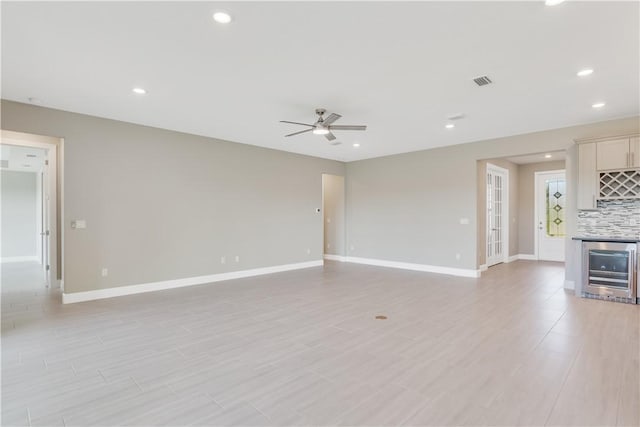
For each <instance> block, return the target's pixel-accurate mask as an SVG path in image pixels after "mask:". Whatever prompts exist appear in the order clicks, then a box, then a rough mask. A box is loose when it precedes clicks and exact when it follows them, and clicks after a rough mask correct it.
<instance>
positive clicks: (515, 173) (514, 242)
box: [477, 159, 520, 265]
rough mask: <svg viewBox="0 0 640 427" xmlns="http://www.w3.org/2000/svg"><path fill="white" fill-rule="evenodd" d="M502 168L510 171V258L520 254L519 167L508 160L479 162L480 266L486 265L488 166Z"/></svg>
mask: <svg viewBox="0 0 640 427" xmlns="http://www.w3.org/2000/svg"><path fill="white" fill-rule="evenodd" d="M488 163H491V164H492V165H495V166H498V167H501V168H503V169H506V170H508V171H509V184H508V185H509V256H513V255H517V254H519V253H520V252H519V248H518V230H519V225H518V215H519V214H518V210H519V207H518V186H519V184H518V183H519V179H520V178H519V169H518V165H517V164H515V163H512V162H510V161H508V160H506V159H487V160H478V162H477V170H478V178H477V182H478V189H477V194H478V216H477V217H478V222H477V224H478V239H477V246H478V265H483V264H486V261H487V260H486V252H487V251H486V248H487V244H486V243H487V227H486V221H487V164H488Z"/></svg>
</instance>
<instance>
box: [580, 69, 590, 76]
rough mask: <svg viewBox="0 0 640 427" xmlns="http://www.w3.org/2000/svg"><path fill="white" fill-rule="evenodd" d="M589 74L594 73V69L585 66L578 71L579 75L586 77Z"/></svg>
mask: <svg viewBox="0 0 640 427" xmlns="http://www.w3.org/2000/svg"><path fill="white" fill-rule="evenodd" d="M589 74H593V70H592V69H591V68H585V69H584V70H580V71H578V77H585V76H588V75H589Z"/></svg>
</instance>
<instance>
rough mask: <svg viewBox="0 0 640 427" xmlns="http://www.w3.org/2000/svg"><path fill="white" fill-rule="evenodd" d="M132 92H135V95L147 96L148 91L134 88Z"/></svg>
mask: <svg viewBox="0 0 640 427" xmlns="http://www.w3.org/2000/svg"><path fill="white" fill-rule="evenodd" d="M131 90H132V91H133V93H136V94H138V95H146V94H147V91H146V90H144V89H142V88H141V87H134V88H133V89H131Z"/></svg>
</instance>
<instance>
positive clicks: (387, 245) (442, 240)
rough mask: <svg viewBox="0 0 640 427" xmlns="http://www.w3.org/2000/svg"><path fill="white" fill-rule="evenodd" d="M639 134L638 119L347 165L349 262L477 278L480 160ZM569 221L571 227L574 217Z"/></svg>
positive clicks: (608, 122)
mask: <svg viewBox="0 0 640 427" xmlns="http://www.w3.org/2000/svg"><path fill="white" fill-rule="evenodd" d="M639 131H640V117H637V116H636V117H631V118H626V119H619V120H609V121H604V122H598V123H591V124H587V125H580V126H572V127H566V128H561V129H554V130H548V131H541V132H535V133H529V134H524V135H516V136H510V137H506V138H499V139H490V140H484V141H479V142H473V143H468V144H460V145H453V146H448V147H441V148H435V149H431V150H424V151H417V152H411V153H405V154H397V155H392V156H387V157H379V158H374V159H368V160H361V161H357V162H350V163H347V175H346V194H347V220H346V221H347V249H348V255H349V256H354V257H362V258H370V259H378V260H387V261H397V262H408V263H416V264H424V265H432V266H441V267H454V268H462V269H469V270H476V269H477V268H478V265H479V264H478V254H477V252H478V250H477V240H478V227H479V225H478V220H477V209H478V204H477V186H478V183H477V161H478V160H481V159H487V158H499V157H509V156H517V155H524V154H531V153H540V152H546V151H558V150H566V149H567V148H569V147H571V146H572V145H573V144H574V142H573V141H574V139H578V138H587V137H606V136H611V135H621V134H630V133H636V132H639ZM574 166H575V165H574ZM574 166H570V165H569V164H567V172H568V174H567V176H568V177H570V178H569V179H574V177H575V175H574V174H572V173H571V171H570V170H569V168H570V167H574ZM569 186H570V187H571V186H575V183H572V182H570V183H569ZM567 217H568V218H569V219H570V220H571V221H575V218H576V217H577V212H576V211H575V209H574V210H572V211H570V210H568V211H567ZM462 218H466V219H470V223H469V224H468V225H465V224H461V223H460V219H462ZM568 225H569V224H568ZM352 248H353V249H352ZM456 255H460V256H459V257H457V256H456Z"/></svg>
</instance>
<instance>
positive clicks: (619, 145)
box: [596, 138, 629, 171]
mask: <svg viewBox="0 0 640 427" xmlns="http://www.w3.org/2000/svg"><path fill="white" fill-rule="evenodd" d="M596 145H597V153H598V154H597V155H598V161H597V168H598V170H599V171H602V170H608V169H625V168H628V167H629V138H624V139H613V140H611V141H602V142H597V143H596Z"/></svg>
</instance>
